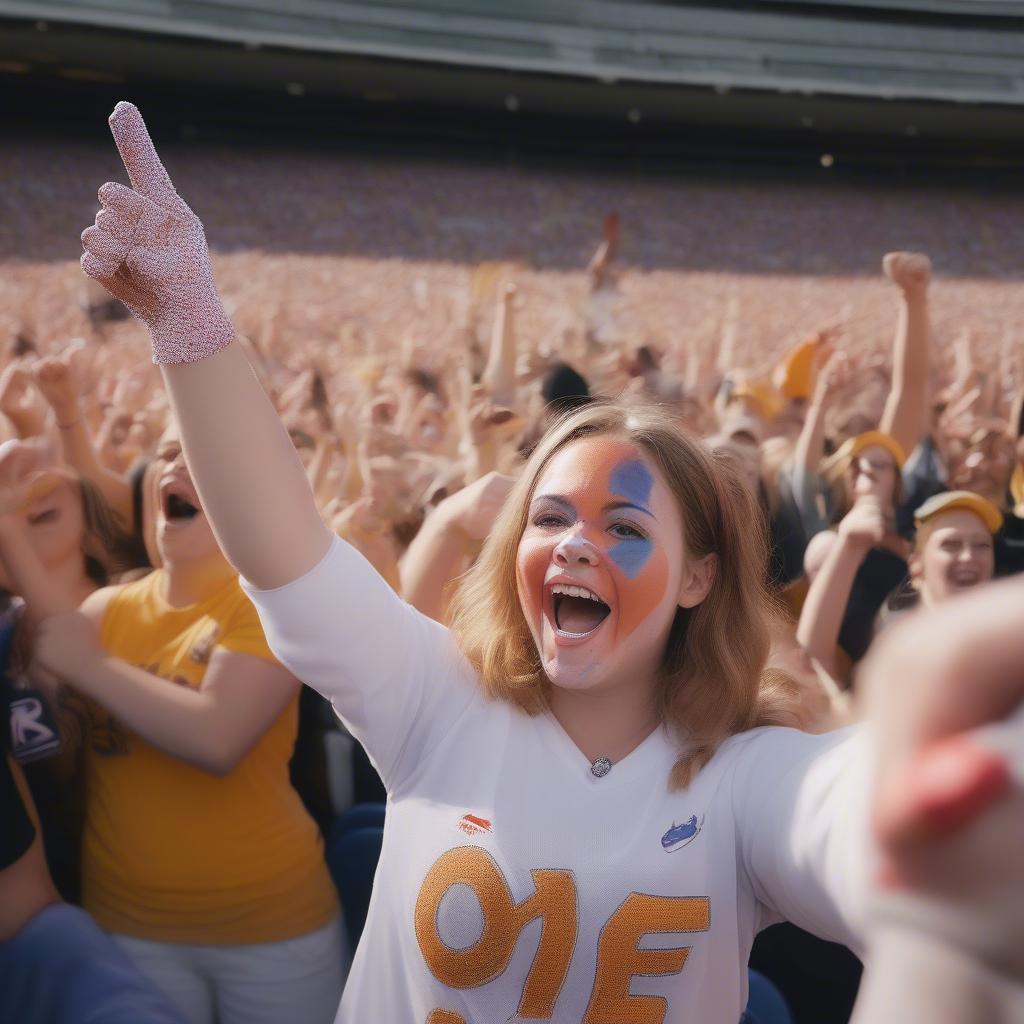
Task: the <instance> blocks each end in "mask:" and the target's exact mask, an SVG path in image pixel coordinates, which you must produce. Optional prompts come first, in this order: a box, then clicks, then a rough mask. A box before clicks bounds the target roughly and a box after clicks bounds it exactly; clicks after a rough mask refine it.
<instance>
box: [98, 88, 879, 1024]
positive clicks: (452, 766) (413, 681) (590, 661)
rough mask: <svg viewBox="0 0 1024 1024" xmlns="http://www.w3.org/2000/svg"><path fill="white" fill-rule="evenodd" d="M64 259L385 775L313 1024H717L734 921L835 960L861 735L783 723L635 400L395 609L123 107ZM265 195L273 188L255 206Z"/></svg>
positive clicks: (677, 439) (721, 510)
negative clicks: (383, 802)
mask: <svg viewBox="0 0 1024 1024" xmlns="http://www.w3.org/2000/svg"><path fill="white" fill-rule="evenodd" d="M111 128H112V131H113V134H114V138H115V141H116V142H117V145H118V148H119V150H120V152H121V155H122V158H123V160H124V162H125V166H126V168H127V170H128V173H129V176H130V178H131V182H132V188H128V187H126V186H124V185H118V184H111V183H108V184H106V185H104V186H103V187H102V188H101V189H100V194H99V195H100V202H101V204H102V209H101V211H100V213H99V215H98V216H97V220H96V224H95V226H93V227H90V228H88V229H87V230H86V231H85V232H84V234H83V244H84V246H85V250H86V251H85V254H84V256H83V258H82V266H83V268H84V270H85V271H86V272H87V273H88V274H90V275H91V276H93V277H95V278H96V279H97V280H99V281H100V282H102V283H103V284H104V285H105V286H106V287H107V288H108V289H109V290H110V291H111V293H112V294H114V295H115V296H117V297H118V298H119V299H121V300H122V301H124V302H125V303H126V304H127V305H128V306H129V307H130V308H131V309H132V310H133V311H134V312H135V313H136V315H137V316H139V317H140V318H141V319H143V320H144V321H145V322H146V324H147V325H148V327H149V330H150V333H151V336H152V339H153V343H154V352H155V358H156V360H157V362H159V363H161V364H162V367H163V371H164V374H165V380H166V382H167V385H168V387H169V389H170V393H171V396H172V402H173V405H174V409H175V412H176V414H177V417H178V420H179V423H180V426H181V434H182V441H183V445H184V450H185V453H186V456H187V458H188V462H189V466H190V468H191V471H192V476H193V478H194V480H195V483H196V487H197V489H198V492H199V496H200V498H201V500H202V505H203V507H204V509H205V510H206V513H207V514H208V515H209V518H210V521H211V523H212V525H213V528H214V530H215V532H216V535H217V538H218V540H219V541H220V543H221V545H222V546H223V549H224V551H225V553H226V554H227V556H228V558H229V559H230V561H231V562H232V564H233V565H234V566H236V567H237V568H238V569H239V570H240V571H241V573H242V574H243V576H244V578H245V582H244V586H245V588H246V590H247V591H248V593H249V595H250V596H251V598H252V600H253V601H254V603H255V604H256V606H257V608H258V610H259V613H260V617H261V619H262V621H263V623H264V627H265V629H266V633H267V638H268V641H269V642H270V644H271V647H272V649H273V650H274V652H275V653H276V654H277V655H278V657H279V658H280V659H281V661H282V662H283V663H284V664H285V665H287V666H288V667H289V668H291V670H292V671H293V672H294V673H295V674H296V675H297V676H298V677H299V678H301V679H302V680H303V681H305V682H307V683H308V684H310V685H311V686H314V687H316V688H317V689H318V690H319V691H320V692H321V693H323V694H324V695H325V696H326V697H328V698H329V699H330V700H331V701H332V702H333V705H334V707H335V709H336V710H337V712H338V714H339V715H340V717H341V718H342V719H343V720H344V721H345V723H346V725H347V726H348V727H349V728H350V729H351V731H352V732H353V733H354V734H355V735H356V736H357V737H358V738H359V739H360V740H361V741H362V742H363V743H364V745H365V746H366V749H367V750H368V751H369V753H370V755H371V757H372V759H373V761H374V763H375V764H376V766H377V768H378V770H379V771H380V773H381V776H382V778H383V779H384V782H385V784H386V787H387V790H388V801H389V813H388V817H387V824H386V829H385V837H384V845H383V851H382V855H381V860H380V864H379V867H378V873H377V884H376V886H375V891H374V894H373V897H372V900H371V904H370V910H369V915H368V920H367V924H366V930H365V931H364V933H363V939H362V942H361V944H360V947H359V950H358V952H357V955H356V959H355V962H354V964H353V967H352V972H351V975H350V978H349V982H348V986H347V988H346V991H345V995H344V998H343V1000H342V1005H341V1009H340V1011H339V1017H338V1019H339V1020H342V1021H364V1020H387V1021H410V1022H430V1024H465V1022H468V1021H507V1020H519V1019H524V1018H529V1019H537V1020H554V1021H567V1022H568V1021H586V1022H588V1024H601V1022H612V1021H614V1022H617V1024H624V1022H627V1021H637V1022H654V1021H682V1020H699V1021H729V1022H732V1021H736V1020H738V1019H739V1018H740V1015H741V1013H742V1011H743V1007H744V1004H745V1002H746V962H747V955H748V953H749V950H750V946H751V943H752V941H753V938H754V935H755V934H756V933H757V932H758V930H760V929H761V928H763V927H764V926H765V925H767V924H769V923H771V922H773V921H777V920H779V919H781V918H784V917H785V918H789V919H790V920H793V921H795V922H796V923H798V924H800V925H802V926H803V927H805V928H808V929H810V930H811V931H814V932H815V933H817V934H819V935H823V936H826V937H828V938H831V939H835V940H838V941H842V942H847V943H849V944H851V945H854V947H855V948H856V947H857V945H858V933H859V922H858V916H859V911H860V908H861V907H862V905H863V901H862V889H863V885H862V882H863V879H864V877H865V859H866V858H865V851H866V848H867V833H868V831H869V830H868V827H867V820H868V816H867V810H866V802H867V801H866V797H867V793H868V789H869V787H868V785H867V783H866V781H865V771H864V769H865V767H866V765H867V761H868V758H867V756H866V753H865V751H864V749H863V738H862V737H861V736H859V735H856V734H851V733H838V734H830V735H825V736H809V735H805V734H802V733H799V732H796V731H793V730H789V729H785V728H756V727H757V726H760V725H766V724H770V723H773V722H778V721H785V720H786V714H787V708H786V698H785V693H784V690H783V688H782V687H781V685H776V684H774V682H773V680H772V679H771V678H770V677H768V676H767V675H766V674H765V671H764V664H765V658H766V655H767V652H768V608H769V605H768V603H767V599H766V597H765V593H764V589H763V576H764V541H763V538H762V537H761V535H760V533H759V530H758V528H757V526H756V525H755V524H757V523H758V521H759V520H758V517H757V515H756V513H755V509H754V508H753V506H752V505H751V502H750V499H749V498H748V497H746V496H745V492H744V490H743V488H742V486H741V485H740V484H739V483H738V481H737V480H736V479H735V478H734V477H733V476H732V475H731V474H730V472H729V471H728V470H727V469H726V468H724V467H723V466H722V465H720V464H719V463H718V462H717V461H716V460H715V459H714V458H713V457H712V456H711V455H710V454H709V453H708V452H707V451H706V450H705V449H704V448H703V447H702V446H701V445H700V444H698V443H695V442H693V441H691V440H688V439H687V438H685V437H684V436H683V435H682V434H680V433H679V432H678V431H677V430H676V429H675V428H674V427H672V426H671V425H670V424H667V423H666V422H665V421H664V420H663V419H662V418H661V416H660V415H658V414H656V413H654V412H647V411H642V410H640V411H631V410H629V409H625V408H622V407H619V406H617V405H611V406H597V407H594V408H588V409H586V410H582V411H579V412H577V413H575V414H573V415H571V416H569V417H568V418H567V419H564V420H562V421H561V422H560V423H559V424H558V425H557V426H556V427H554V428H553V429H552V430H551V431H550V432H549V433H548V434H547V435H546V436H545V438H544V439H543V440H542V442H541V443H540V445H539V446H538V447H537V449H536V451H535V452H534V454H533V456H532V457H531V459H530V461H529V462H528V464H527V466H526V468H525V471H524V472H523V474H522V476H521V477H520V479H519V481H518V483H517V485H516V487H515V489H514V490H513V492H512V494H511V496H510V498H509V500H508V502H507V503H506V506H505V508H504V511H503V513H502V515H501V516H500V518H499V520H498V522H497V523H496V525H495V528H494V530H493V532H492V534H491V536H490V538H489V539H488V541H487V543H486V545H485V548H484V550H483V553H482V555H481V557H480V558H479V559H478V561H477V563H476V564H475V566H474V568H473V569H472V570H471V571H470V573H469V574H468V576H467V578H466V579H465V581H464V584H463V587H462V589H461V592H460V594H459V595H458V598H457V600H456V606H455V609H454V617H453V627H452V629H451V631H449V630H447V629H445V628H444V627H443V626H441V625H440V624H438V623H436V622H434V621H432V620H430V619H428V618H426V617H424V616H423V615H421V614H420V613H419V612H417V611H416V610H415V609H413V608H412V607H410V606H408V605H406V604H404V603H403V602H402V601H401V600H400V599H399V598H398V597H397V596H396V595H395V594H394V592H393V591H392V590H391V589H390V588H389V587H388V586H387V585H386V584H385V583H384V582H383V581H382V580H381V579H380V577H379V576H378V575H377V574H376V573H375V572H374V571H373V570H372V568H371V567H370V566H369V565H368V563H367V562H366V561H365V560H364V559H363V558H362V557H361V556H360V555H359V554H358V553H357V552H355V551H354V550H353V549H352V548H351V547H349V546H348V545H346V544H345V543H344V542H342V541H340V540H338V539H336V538H334V537H333V536H332V534H331V533H330V532H329V531H328V529H327V528H326V527H325V526H324V525H323V523H322V522H321V519H320V516H319V514H318V512H317V509H316V506H315V504H314V501H313V498H312V495H311V493H310V490H309V486H308V484H307V481H306V476H305V474H304V472H303V469H302V465H301V463H300V461H299V459H298V457H297V456H296V454H295V452H294V450H293V447H292V444H291V442H290V440H289V438H288V434H287V432H286V431H285V429H284V428H283V426H282V425H281V423H280V421H279V419H278V417H277V415H276V413H275V411H274V409H273V406H272V405H271V403H270V401H269V400H268V398H267V397H266V396H265V394H264V393H263V391H262V389H261V388H260V385H259V383H258V382H257V379H256V377H255V375H254V374H253V372H252V370H251V368H250V366H249V365H248V363H247V361H246V358H245V355H244V353H243V351H242V349H241V347H240V345H239V344H237V343H235V342H234V329H233V327H232V325H231V323H230V321H229V320H228V318H227V316H226V314H225V313H224V311H223V308H222V306H221V304H220V301H219V298H218V296H217V292H216V289H215V286H214V283H213V277H212V272H211V267H210V259H209V253H208V250H207V246H206V241H205V237H204V233H203V229H202V225H201V224H200V222H199V220H198V219H197V218H196V216H195V214H194V213H192V211H191V210H190V209H189V208H188V207H187V206H186V205H185V203H184V202H183V201H182V199H181V198H180V197H179V196H178V195H177V193H176V192H175V190H174V187H173V185H172V184H171V181H170V178H169V177H168V175H167V172H166V171H165V170H164V168H163V166H162V164H161V163H160V161H159V158H158V157H157V154H156V152H155V150H154V149H153V145H152V142H151V141H150V139H149V135H148V133H147V131H146V128H145V125H144V124H143V122H142V118H141V116H140V115H139V112H138V111H137V110H136V109H135V107H133V106H131V105H130V104H127V103H121V104H118V106H117V108H116V109H115V111H114V113H113V115H112V117H111ZM269 199H270V201H271V202H272V197H269Z"/></svg>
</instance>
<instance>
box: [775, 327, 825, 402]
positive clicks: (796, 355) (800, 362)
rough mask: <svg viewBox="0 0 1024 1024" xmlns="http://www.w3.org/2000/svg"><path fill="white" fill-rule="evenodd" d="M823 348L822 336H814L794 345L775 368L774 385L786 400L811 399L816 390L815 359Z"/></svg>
mask: <svg viewBox="0 0 1024 1024" xmlns="http://www.w3.org/2000/svg"><path fill="white" fill-rule="evenodd" d="M821 346H822V341H821V335H820V334H812V335H811V336H810V337H808V338H805V339H804V340H803V341H801V342H798V343H797V344H796V345H794V346H793V347H792V348H791V349H790V350H789V351H788V352H787V353H786V355H785V357H784V358H783V360H782V362H781V363H779V365H778V366H776V367H775V372H774V373H773V374H772V383H773V384H774V385H775V387H776V388H778V390H779V392H780V393H781V394H782V395H783V396H784V397H785V398H810V397H811V392H812V391H813V390H814V373H813V370H814V357H815V355H816V354H817V353H818V352H819V351H821ZM830 347H831V346H830Z"/></svg>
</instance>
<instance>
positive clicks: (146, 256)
mask: <svg viewBox="0 0 1024 1024" xmlns="http://www.w3.org/2000/svg"><path fill="white" fill-rule="evenodd" d="M110 131H111V133H112V134H113V136H114V141H115V142H116V143H117V148H118V151H119V152H120V154H121V159H122V160H123V161H124V166H125V169H126V170H127V171H128V177H129V178H130V179H131V183H132V188H127V187H126V186H124V185H120V184H118V183H117V182H113V181H108V182H107V183H106V184H105V185H103V186H102V187H101V188H100V190H99V201H100V205H101V207H102V209H101V210H100V212H99V213H98V214H97V215H96V223H95V225H93V226H92V227H88V228H86V229H85V231H83V232H82V245H83V246H84V248H85V253H84V254H83V255H82V269H83V270H84V271H85V272H86V273H87V274H88V275H89V276H90V277H94V278H95V279H96V280H97V281H99V282H100V284H102V285H103V287H104V288H106V289H107V291H109V292H110V294H111V295H113V296H114V297H115V298H118V299H120V300H121V301H122V302H123V303H124V304H125V305H126V306H127V307H128V308H129V309H130V310H131V311H132V312H133V313H134V314H135V315H136V316H137V317H138V318H139V319H140V320H142V321H143V323H145V324H146V326H147V327H148V328H149V333H150V335H151V337H152V339H153V361H154V362H156V363H191V362H195V361H196V360H198V359H203V358H205V357H206V356H209V355H213V353H215V352H218V351H220V350H221V349H222V348H224V347H225V346H226V345H227V344H228V343H229V342H230V341H231V340H232V338H233V337H234V336H235V329H234V327H233V326H232V324H231V321H230V320H229V319H228V317H227V314H226V313H225V312H224V307H223V306H222V305H221V302H220V297H219V296H218V295H217V287H216V285H215V284H214V283H213V271H212V269H211V267H210V250H209V248H208V247H207V244H206V235H205V233H204V232H203V225H202V222H201V221H200V220H199V218H198V217H197V216H196V215H195V214H194V213H193V212H192V211H191V210H190V209H189V208H188V206H187V205H186V204H185V202H184V200H182V198H181V197H180V196H179V195H178V193H177V192H176V191H175V189H174V185H173V184H172V183H171V179H170V177H169V176H168V174H167V171H166V170H165V169H164V165H163V164H162V163H161V162H160V157H159V156H157V152H156V149H155V148H154V147H153V142H152V140H151V139H150V137H149V132H148V131H147V130H146V124H145V122H144V121H143V120H142V115H141V114H140V113H139V111H138V109H137V108H136V107H135V106H133V105H132V104H131V103H124V102H122V103H118V105H117V106H116V107H115V108H114V112H113V113H112V114H111V115H110Z"/></svg>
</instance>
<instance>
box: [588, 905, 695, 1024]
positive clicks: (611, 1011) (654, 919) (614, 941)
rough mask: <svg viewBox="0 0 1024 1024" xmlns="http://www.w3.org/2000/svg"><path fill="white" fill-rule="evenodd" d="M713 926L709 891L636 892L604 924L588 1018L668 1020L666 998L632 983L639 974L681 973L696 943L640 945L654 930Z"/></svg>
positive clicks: (627, 1023) (616, 1023)
mask: <svg viewBox="0 0 1024 1024" xmlns="http://www.w3.org/2000/svg"><path fill="white" fill-rule="evenodd" d="M710 926H711V905H710V902H709V900H708V899H707V898H706V897H701V898H696V897H684V896H647V895H645V894H643V893H639V892H634V893H630V895H629V896H627V897H626V899H625V900H624V901H623V903H622V905H621V906H620V907H619V909H618V910H616V911H615V913H614V914H613V915H612V916H611V918H610V919H609V921H608V923H607V924H606V925H605V926H604V928H603V929H602V930H601V938H600V940H599V941H598V944H597V978H596V979H595V980H594V991H593V992H592V993H591V994H590V1004H589V1005H588V1006H587V1012H586V1014H585V1015H584V1017H583V1024H662V1021H664V1019H665V1011H666V1009H667V1006H666V1003H665V1000H664V999H663V998H662V997H661V996H635V995H630V992H629V983H630V981H631V980H632V978H633V976H634V975H637V974H647V975H665V974H678V973H679V972H680V971H681V970H682V969H683V965H684V964H685V963H686V958H687V957H688V956H689V955H690V948H689V946H683V947H678V948H675V949H640V948H639V943H640V939H641V938H642V937H643V936H644V935H647V934H648V933H651V932H703V931H707V930H708V928H709V927H710Z"/></svg>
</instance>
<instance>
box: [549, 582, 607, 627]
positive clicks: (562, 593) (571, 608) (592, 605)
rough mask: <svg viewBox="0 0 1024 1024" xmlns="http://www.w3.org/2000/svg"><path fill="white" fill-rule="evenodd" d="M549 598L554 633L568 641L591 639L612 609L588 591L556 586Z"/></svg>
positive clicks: (577, 587) (558, 584)
mask: <svg viewBox="0 0 1024 1024" xmlns="http://www.w3.org/2000/svg"><path fill="white" fill-rule="evenodd" d="M548 594H549V597H550V605H549V607H550V609H551V621H552V624H553V625H554V627H555V633H556V634H557V635H558V636H560V637H563V638H565V639H567V640H582V639H585V638H587V637H589V636H591V635H592V634H593V633H595V632H596V631H597V629H598V628H599V627H600V625H601V624H602V623H603V622H604V620H605V619H606V618H608V616H609V615H610V614H611V607H610V606H609V605H608V604H606V603H605V602H604V601H603V600H602V599H601V598H600V597H599V596H598V595H597V594H596V593H594V591H592V590H590V589H589V588H587V587H582V586H579V585H577V584H571V583H555V584H553V585H552V586H551V587H550V589H549V591H548Z"/></svg>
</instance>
